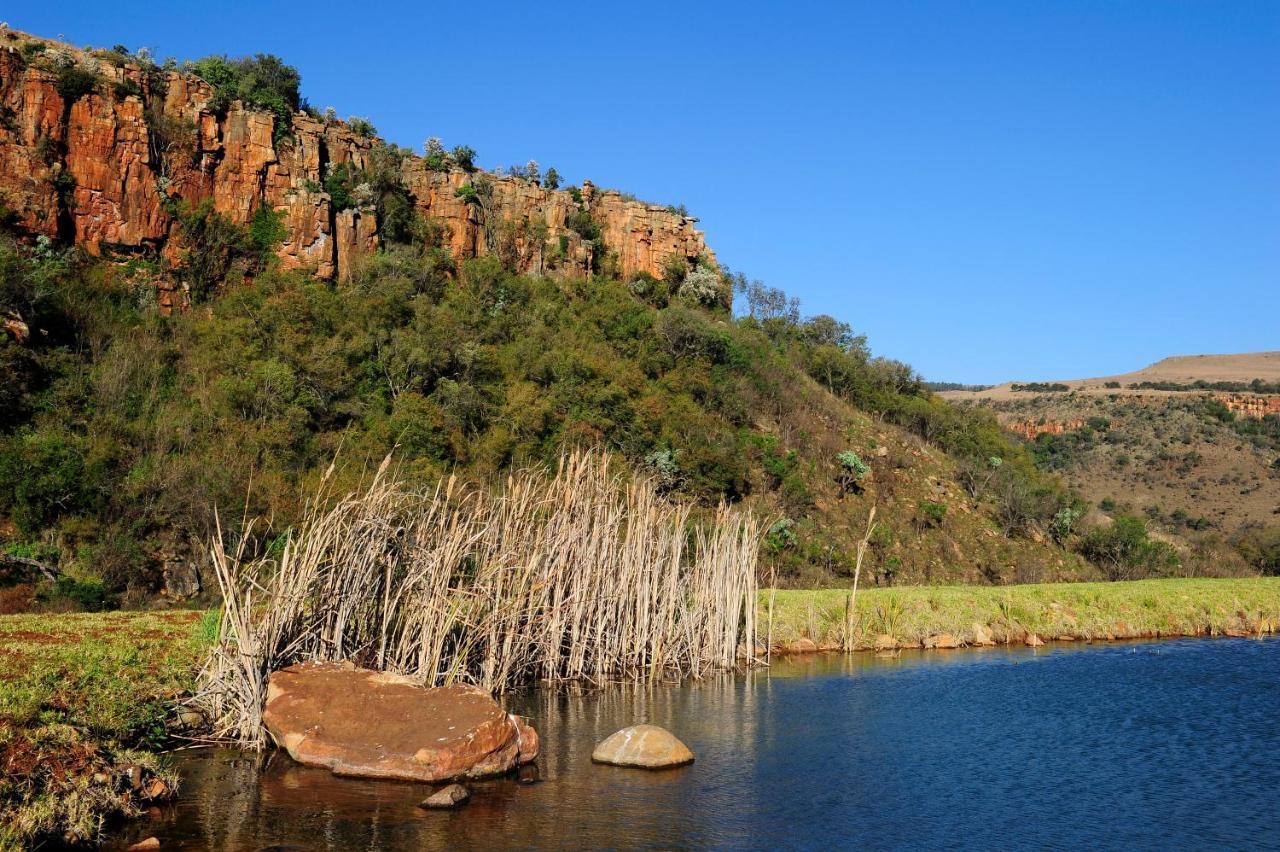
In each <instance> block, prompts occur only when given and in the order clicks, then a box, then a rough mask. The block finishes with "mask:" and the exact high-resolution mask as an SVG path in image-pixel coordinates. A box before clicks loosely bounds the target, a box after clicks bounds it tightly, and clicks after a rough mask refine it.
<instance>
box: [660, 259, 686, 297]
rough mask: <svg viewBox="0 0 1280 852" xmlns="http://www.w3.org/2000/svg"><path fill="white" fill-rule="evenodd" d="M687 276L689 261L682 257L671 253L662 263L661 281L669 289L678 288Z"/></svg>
mask: <svg viewBox="0 0 1280 852" xmlns="http://www.w3.org/2000/svg"><path fill="white" fill-rule="evenodd" d="M688 274H689V261H688V260H687V259H686V258H685V256H684V255H682V254H679V253H676V252H673V253H671V254H669V255H667V256H666V259H664V260H663V261H662V280H663V281H666V282H667V284H669V285H671V287H673V288H675V287H679V286H680V284H681V283H683V282H684V279H685V277H686V276H687V275H688Z"/></svg>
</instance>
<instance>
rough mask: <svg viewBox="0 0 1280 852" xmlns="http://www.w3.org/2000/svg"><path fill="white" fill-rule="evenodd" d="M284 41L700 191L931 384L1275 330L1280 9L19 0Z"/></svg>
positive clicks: (500, 148) (753, 251) (377, 111)
mask: <svg viewBox="0 0 1280 852" xmlns="http://www.w3.org/2000/svg"><path fill="white" fill-rule="evenodd" d="M6 5H8V6H9V8H8V9H6V10H5V11H3V12H2V13H0V17H3V18H5V19H6V20H7V21H8V23H9V24H10V26H12V27H15V28H18V29H24V30H28V31H31V32H35V33H37V34H39V35H45V36H57V35H59V34H61V35H63V36H65V37H66V38H67V39H68V40H70V41H73V42H75V43H78V44H82V45H84V44H89V45H94V46H110V45H112V44H115V43H117V42H119V43H123V44H125V45H127V46H129V47H131V48H137V47H142V46H146V47H149V48H151V49H152V51H153V52H154V53H155V54H156V55H157V56H159V57H164V56H175V57H178V58H179V59H186V58H195V57H199V56H202V55H205V54H208V53H228V54H231V55H241V54H245V53H255V52H271V53H276V54H278V55H280V56H281V57H283V58H284V59H285V60H286V61H288V62H290V63H292V64H294V65H296V66H297V67H298V68H299V69H300V70H301V71H302V74H303V94H304V95H306V96H307V97H308V98H309V99H310V100H311V102H312V103H313V104H315V105H317V106H319V107H322V108H323V107H325V106H333V107H335V108H336V109H337V110H338V112H339V114H341V115H344V116H346V115H353V114H354V115H362V116H367V117H369V118H371V119H372V120H373V121H374V123H375V125H376V126H377V127H378V129H379V130H380V132H381V133H382V135H383V136H384V137H386V138H388V139H390V140H391V141H394V142H397V143H400V144H402V145H408V146H412V147H420V146H421V144H422V141H423V140H424V139H425V138H426V137H427V136H440V137H441V138H443V139H444V141H445V143H446V144H447V145H450V146H452V145H455V144H458V143H466V144H469V145H471V146H473V147H474V148H476V149H477V150H478V151H479V160H480V162H481V164H482V165H484V166H486V167H492V166H506V165H510V164H512V163H523V162H524V161H526V160H528V159H530V158H534V159H536V160H538V161H539V162H540V163H542V165H543V167H544V168H546V167H547V166H555V167H556V168H557V169H558V170H559V171H560V172H561V173H562V174H564V175H565V177H566V178H567V179H568V180H570V181H574V182H577V181H579V180H581V179H582V178H590V179H591V180H593V181H595V182H596V183H597V184H598V185H603V186H612V187H616V188H619V189H623V190H627V191H630V192H634V193H636V194H637V195H640V196H641V197H643V198H646V199H648V200H652V201H655V202H659V203H678V202H682V203H684V204H686V205H687V206H688V207H689V208H690V210H691V211H693V213H694V214H695V215H698V216H700V217H701V218H702V225H703V226H704V227H705V229H706V231H707V234H708V239H709V241H710V242H711V245H712V246H713V247H714V248H715V249H716V251H717V253H718V254H719V256H720V259H721V260H722V261H723V262H725V263H727V264H728V265H729V266H731V267H732V268H734V269H735V270H741V271H743V272H746V273H748V274H749V275H751V276H753V277H757V278H760V279H762V280H764V281H766V282H768V283H769V284H771V285H773V286H777V287H782V288H783V289H785V290H787V291H788V292H790V293H792V294H793V295H796V296H799V297H800V298H801V300H802V302H803V305H804V309H805V311H806V312H808V313H819V312H824V313H830V314H833V315H835V316H838V317H840V318H841V319H844V320H846V321H848V322H850V323H851V324H852V325H853V326H854V327H855V328H856V329H858V330H859V331H862V332H865V333H867V334H868V335H869V336H870V339H871V344H872V347H873V349H874V350H875V351H876V352H877V353H879V354H883V355H888V356H890V357H894V358H900V359H902V360H906V361H908V362H910V363H912V364H913V365H915V366H916V367H917V368H918V369H919V370H920V371H921V372H922V373H924V374H925V375H926V376H927V377H928V378H931V379H937V380H951V381H966V382H996V381H1002V380H1005V379H1050V378H1070V377H1075V376H1087V375H1101V374H1105V373H1114V372H1122V371H1125V370H1129V369H1134V368H1137V367H1141V366H1143V365H1145V364H1147V363H1149V362H1151V361H1155V360H1157V359H1159V358H1161V357H1164V356H1166V355H1172V354H1188V353H1200V352H1240V351H1254V350H1262V349H1280V2H1275V0H1263V1H1262V2H1250V0H1147V2H1138V0H1108V2H1093V1H1092V0H1071V2H1067V0H1060V1H1059V2H1040V0H1007V1H1006V0H989V1H988V2H965V0H937V1H936V2H915V0H883V2H877V3H862V2H841V3H806V2H790V3H786V4H765V3H758V4H757V3H750V2H735V3H688V2H686V3H679V4H666V3H662V2H645V3H625V4H624V3H599V2H596V3H589V4H588V3H563V4H553V3H542V4H536V5H528V6H526V5H524V4H491V3H482V2H472V3H465V4H463V3H422V2H417V3H401V2H383V3H369V4H363V5H362V4H356V3H351V2H350V1H349V0H347V2H343V3H332V4H330V3H324V2H307V3H297V2H293V3H242V2H231V1H230V0H223V2H220V3H216V4H209V3H199V4H197V3H189V4H188V3H156V2H149V3H141V2H132V0H123V2H121V1H120V0H113V2H111V3H103V2H101V0H93V2H80V0H61V2H58V3H36V2H24V3H21V4H17V5H15V4H6Z"/></svg>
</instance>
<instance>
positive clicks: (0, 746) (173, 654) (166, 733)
mask: <svg viewBox="0 0 1280 852" xmlns="http://www.w3.org/2000/svg"><path fill="white" fill-rule="evenodd" d="M208 621H209V619H208V618H206V617H205V616H204V614H202V613H200V612H194V611H173V612H163V613H137V612H133V613H130V612H111V613H81V614H65V615H50V614H32V615H8V616H2V617H0V849H9V848H14V849H18V848H26V847H28V846H29V845H31V844H33V843H35V842H37V841H39V840H40V839H43V838H52V839H64V840H68V841H93V840H94V839H96V838H97V837H98V836H99V834H100V833H101V831H102V828H103V824H104V821H105V820H108V819H110V818H112V817H114V816H117V815H121V816H130V815H135V814H137V813H138V812H139V811H140V810H141V808H142V807H144V806H145V805H146V803H147V802H149V801H151V800H155V799H161V798H165V797H166V796H168V795H170V794H171V793H172V791H173V790H174V789H175V788H176V778H175V777H174V775H173V773H172V772H171V771H170V770H168V769H167V768H166V767H165V766H164V762H163V761H162V760H161V759H160V758H159V757H157V755H156V754H154V750H155V749H158V748H160V747H161V746H162V745H164V743H165V742H166V741H167V740H169V738H170V736H171V732H172V731H173V729H174V728H175V727H176V721H177V720H176V708H175V701H174V700H175V699H177V698H179V697H181V696H183V695H185V694H187V693H188V692H189V691H190V689H191V687H192V685H193V683H194V678H195V671H196V666H197V664H198V660H199V659H200V657H201V655H202V651H203V649H204V648H205V647H207V645H208V642H209V624H208V623H207V622H208Z"/></svg>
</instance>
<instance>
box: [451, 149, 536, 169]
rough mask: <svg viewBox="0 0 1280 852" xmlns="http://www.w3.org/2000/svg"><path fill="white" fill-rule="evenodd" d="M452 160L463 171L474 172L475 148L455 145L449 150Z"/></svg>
mask: <svg viewBox="0 0 1280 852" xmlns="http://www.w3.org/2000/svg"><path fill="white" fill-rule="evenodd" d="M450 156H451V157H453V161H454V162H455V163H457V165H458V168H460V169H462V170H463V171H464V172H474V171H475V170H476V149H475V148H472V147H471V146H470V145H455V146H454V148H453V151H452V152H450ZM552 171H555V169H552Z"/></svg>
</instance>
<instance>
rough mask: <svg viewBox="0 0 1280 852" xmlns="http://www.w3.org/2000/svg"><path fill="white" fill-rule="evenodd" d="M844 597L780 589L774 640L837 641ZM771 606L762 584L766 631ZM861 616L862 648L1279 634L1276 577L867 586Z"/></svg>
mask: <svg viewBox="0 0 1280 852" xmlns="http://www.w3.org/2000/svg"><path fill="white" fill-rule="evenodd" d="M847 598H848V592H847V591H840V590H835V589H830V590H820V591H800V590H780V591H778V592H777V597H776V598H775V600H774V621H773V637H774V645H775V647H783V646H786V645H787V644H789V643H793V642H795V641H796V640H799V639H809V640H811V641H813V642H814V643H816V644H817V645H819V646H838V645H839V644H840V643H841V640H842V638H843V635H844V620H845V615H844V613H845V602H846V600H847ZM768 604H769V592H768V591H762V592H761V594H760V610H761V613H762V615H761V624H762V628H761V629H762V630H763V629H764V627H763V625H765V624H767V618H768V614H767V613H768ZM858 619H859V621H858V624H859V625H860V629H859V630H858V632H857V640H856V641H855V647H858V648H870V647H871V646H872V644H873V642H874V641H875V638H876V636H877V635H879V634H887V635H890V636H893V637H894V638H895V639H897V640H898V644H900V645H902V646H913V645H914V646H919V645H920V643H921V642H922V641H923V640H924V639H925V638H927V637H931V636H937V635H939V634H943V633H947V634H950V635H952V636H954V637H955V638H957V639H958V640H960V641H961V642H964V643H970V642H972V640H973V638H974V635H975V625H982V626H984V627H986V628H988V629H989V630H990V631H991V633H992V635H993V637H994V639H995V641H997V642H1021V641H1022V640H1023V638H1024V637H1025V636H1026V635H1027V634H1028V633H1034V634H1036V635H1038V636H1040V637H1041V638H1043V639H1058V638H1061V639H1065V638H1071V639H1082V640H1093V639H1126V638H1139V637H1154V636H1214V635H1224V634H1250V635H1252V634H1260V633H1274V632H1276V630H1277V627H1280V577H1261V578H1248V579H1225V580H1223V579H1175V580H1140V581H1135V582H1128V583H1062V584H1039V585H1027V586H1007V587H1004V588H991V587H973V586H934V587H928V586H916V587H904V588H896V589H866V590H859V591H858Z"/></svg>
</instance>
